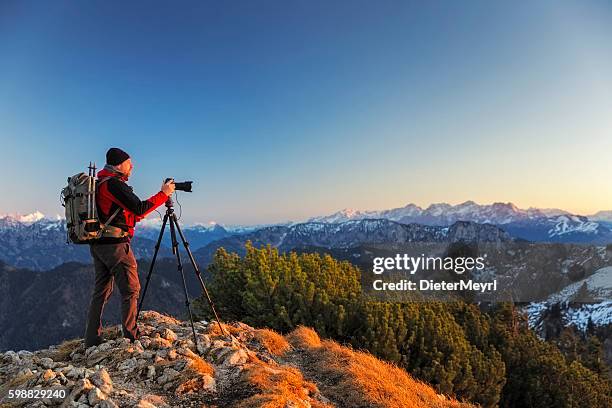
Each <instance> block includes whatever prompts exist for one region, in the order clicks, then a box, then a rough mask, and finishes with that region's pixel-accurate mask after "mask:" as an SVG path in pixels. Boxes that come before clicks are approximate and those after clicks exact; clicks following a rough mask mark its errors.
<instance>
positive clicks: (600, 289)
mask: <svg viewBox="0 0 612 408" xmlns="http://www.w3.org/2000/svg"><path fill="white" fill-rule="evenodd" d="M554 308H558V309H559V312H560V314H561V319H562V320H563V323H564V325H567V326H570V325H573V326H575V327H576V328H578V329H580V330H583V331H584V330H586V328H587V326H588V325H589V322H591V324H593V325H595V326H605V325H607V324H611V323H612V266H608V267H605V268H601V269H599V270H597V271H596V272H595V273H593V274H592V275H591V276H589V277H587V278H585V279H582V280H580V281H578V282H574V283H572V284H570V285H568V286H566V287H565V288H563V289H562V290H560V291H559V292H557V293H554V294H552V295H550V296H549V297H548V298H547V299H546V300H544V301H542V302H534V303H531V304H530V305H528V306H527V307H526V308H525V311H526V312H527V314H528V316H529V325H530V326H531V327H532V328H535V329H536V330H538V329H540V328H541V327H542V326H543V325H544V320H545V319H546V317H547V315H548V314H549V313H550V311H551V310H552V309H554Z"/></svg>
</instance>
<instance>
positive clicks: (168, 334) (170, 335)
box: [160, 329, 178, 343]
mask: <svg viewBox="0 0 612 408" xmlns="http://www.w3.org/2000/svg"><path fill="white" fill-rule="evenodd" d="M160 336H161V338H162V339H166V340H168V341H169V342H171V343H173V342H174V341H176V339H178V336H177V335H176V333H175V332H173V331H172V330H170V329H164V330H162V332H161V333H160Z"/></svg>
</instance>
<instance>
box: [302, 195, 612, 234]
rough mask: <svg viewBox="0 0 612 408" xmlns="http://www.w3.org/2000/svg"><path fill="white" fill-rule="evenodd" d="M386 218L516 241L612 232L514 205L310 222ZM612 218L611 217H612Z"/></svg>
mask: <svg viewBox="0 0 612 408" xmlns="http://www.w3.org/2000/svg"><path fill="white" fill-rule="evenodd" d="M381 218H382V219H387V220H391V221H397V222H401V223H404V224H410V223H417V224H424V225H441V226H449V225H452V224H454V223H455V222H457V221H471V222H477V223H480V224H494V225H497V226H500V227H501V228H504V229H507V230H508V231H511V232H512V233H513V235H515V236H516V237H518V238H523V239H527V240H534V241H542V240H544V241H546V240H551V241H560V242H597V243H603V242H605V241H606V240H608V241H612V229H611V228H610V227H609V226H607V225H602V224H601V223H599V222H596V221H593V220H590V219H589V218H587V217H584V216H580V215H574V214H570V213H569V212H567V211H564V210H561V209H557V208H545V209H538V208H533V207H531V208H528V209H526V210H524V209H520V208H518V207H517V206H516V205H514V204H513V203H501V202H497V203H493V204H486V205H482V204H477V203H475V202H474V201H466V202H464V203H461V204H457V205H451V204H448V203H435V204H431V205H430V206H429V207H427V208H425V209H423V208H421V207H419V206H417V205H415V204H408V205H406V206H405V207H400V208H394V209H390V210H383V211H373V210H370V211H360V210H353V209H345V210H342V211H338V212H336V213H334V214H331V215H328V216H319V217H313V218H311V219H310V220H309V222H323V223H332V224H335V223H340V222H346V221H352V220H362V219H381ZM611 219H612V217H611Z"/></svg>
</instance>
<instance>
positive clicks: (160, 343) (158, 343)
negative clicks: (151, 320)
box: [150, 337, 172, 349]
mask: <svg viewBox="0 0 612 408" xmlns="http://www.w3.org/2000/svg"><path fill="white" fill-rule="evenodd" d="M170 347H172V342H171V341H170V340H166V339H163V338H161V337H156V338H153V339H151V344H150V348H153V349H163V348H170Z"/></svg>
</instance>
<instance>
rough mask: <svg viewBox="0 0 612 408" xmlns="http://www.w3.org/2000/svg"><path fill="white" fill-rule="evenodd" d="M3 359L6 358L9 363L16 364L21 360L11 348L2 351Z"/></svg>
mask: <svg viewBox="0 0 612 408" xmlns="http://www.w3.org/2000/svg"><path fill="white" fill-rule="evenodd" d="M4 359H5V360H8V362H9V363H11V364H17V363H19V361H20V360H21V358H20V357H19V354H17V353H15V352H14V351H13V350H9V351H7V352H6V353H4Z"/></svg>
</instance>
